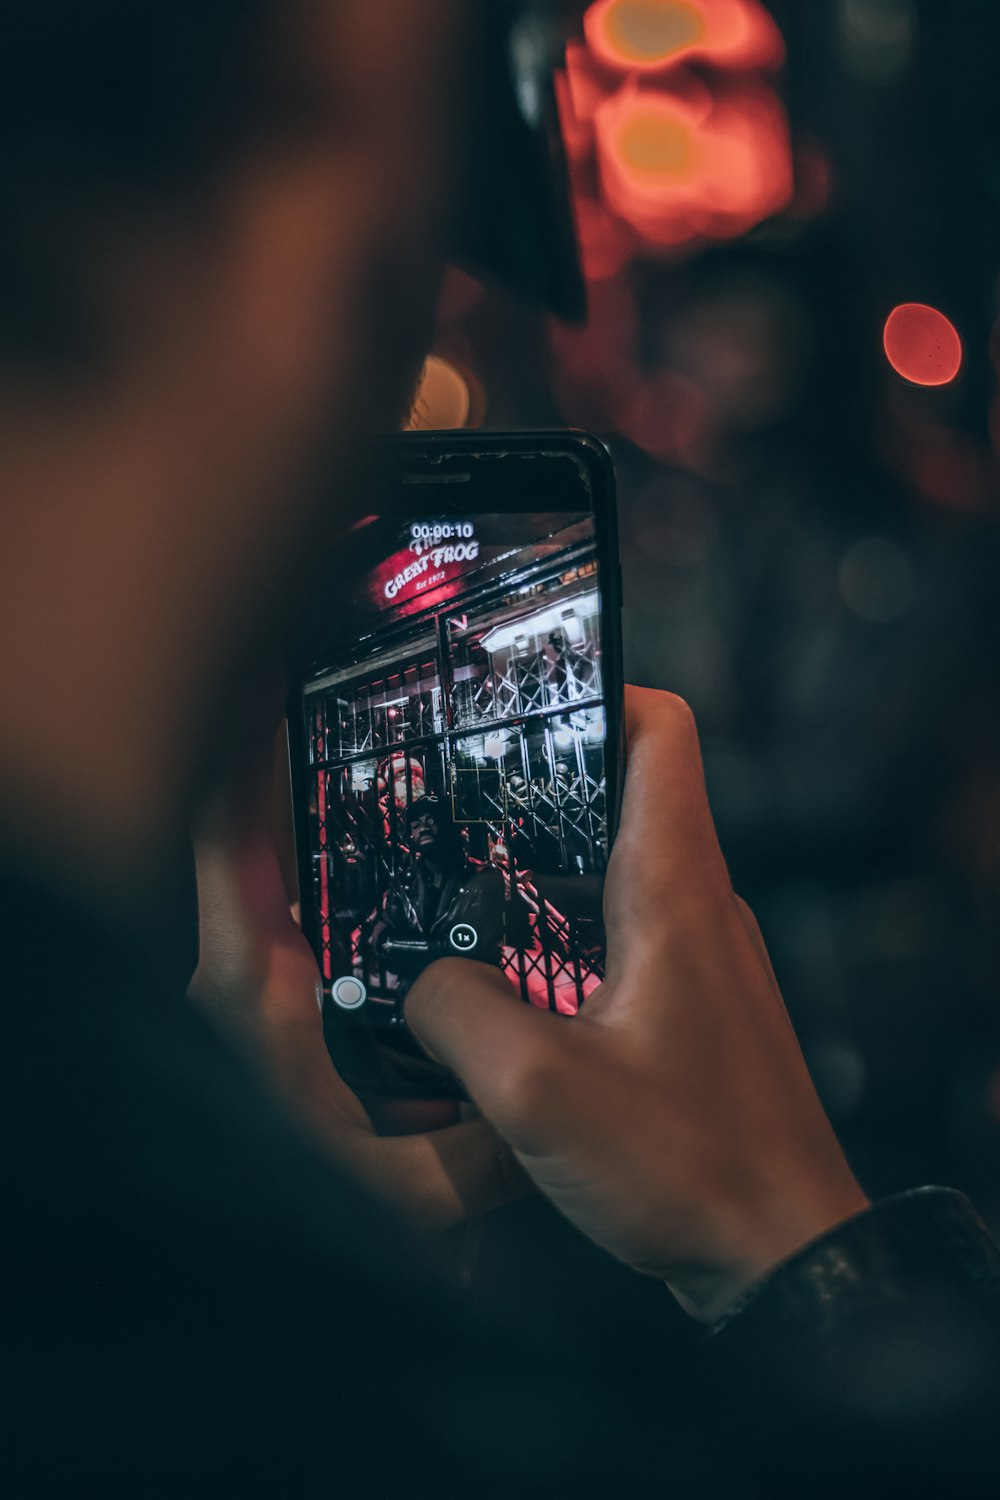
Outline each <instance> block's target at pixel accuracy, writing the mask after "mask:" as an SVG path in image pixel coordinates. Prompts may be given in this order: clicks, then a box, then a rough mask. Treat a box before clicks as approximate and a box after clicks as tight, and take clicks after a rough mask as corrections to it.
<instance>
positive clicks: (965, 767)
mask: <svg viewBox="0 0 1000 1500" xmlns="http://www.w3.org/2000/svg"><path fill="white" fill-rule="evenodd" d="M567 9H568V10H572V9H574V7H572V6H570V7H568V8H567ZM575 9H576V10H577V11H579V10H580V9H581V7H579V6H577V7H575ZM585 22H586V34H585V39H578V40H576V41H574V42H572V43H571V44H570V47H569V51H568V56H567V71H566V74H565V76H564V77H563V79H562V80H561V84H560V102H561V107H562V115H563V125H564V136H565V139H566V143H567V150H568V155H569V159H570V165H571V170H572V175H573V180H574V185H575V189H576V199H577V211H578V217H579V228H580V235H581V239H582V246H583V254H584V261H585V268H586V271H587V278H588V288H589V296H590V304H591V317H590V322H589V324H588V326H587V327H586V328H585V329H583V330H580V331H567V330H566V329H565V328H563V327H560V326H558V325H556V324H554V323H550V322H548V321H547V320H546V319H545V318H543V317H541V316H540V315H539V316H535V315H532V314H531V313H530V312H526V311H525V310H524V309H523V308H521V307H518V306H517V305H515V304H514V303H513V302H512V301H510V300H508V299H506V298H505V297H504V296H503V294H501V293H499V292H497V291H496V290H495V289H492V288H484V287H482V286H480V285H479V284H478V283H476V282H475V281H473V280H472V279H470V278H469V277H468V276H466V275H464V274H462V273H455V274H454V275H453V276H452V277H451V278H450V280H449V283H448V287H447V290H446V294H445V297H444V300H443V304H442V309H441V320H440V334H439V339H438V345H437V352H438V355H439V356H440V359H441V360H442V361H443V362H444V363H442V364H440V365H438V366H437V369H436V373H435V375H434V376H433V377H432V378H431V379H430V380H429V381H428V384H427V386H426V387H425V390H424V392H423V395H422V398H421V409H422V411H423V414H424V417H425V418H426V425H452V424H454V425H460V424H462V423H465V424H468V425H474V424H480V425H482V426H484V427H486V428H495V429H496V428H499V429H504V428H520V427H539V426H545V425H549V424H555V425H573V426H582V427H587V428H590V429H592V430H594V431H596V432H599V433H600V434H602V435H603V436H604V437H605V438H606V440H607V441H608V442H609V444H610V446H611V448H612V451H613V453H614V456H615V459H616V464H617V469H618V477H619V485H620V508H621V521H620V525H621V537H622V547H623V553H624V574H625V655H626V670H627V676H628V677H629V679H631V680H632V681H634V682H637V683H641V684H647V685H652V686H657V687H666V688H670V689H673V690H674V691H676V692H679V693H681V694H683V696H684V697H686V698H687V699H688V701H689V702H690V703H691V705H692V706H693V708H694V710H695V712H696V714H697V717H698V720H699V723H700V727H701V733H702V737H703V746H704V752H705V758H706V764H707V772H708V781H709V790H710V794H711V798H712V803H713V807H714V810H715V815H716V818H717V821H718V825H719V831H720V836H721V840H722V844H723V848H724V849H725V851H726V853H727V856H728V858H729V860H730V862H731V868H732V872H733V878H734V882H735V884H736V887H737V889H738V890H739V891H740V892H741V894H743V895H744V896H745V897H746V898H747V900H748V901H749V902H750V903H751V905H752V906H753V907H754V909H755V910H756V912H757V914H758V917H759V919H760V922H761V926H762V928H763V930H764V934H765V937H766V939H767V941H768V944H769V946H770V949H771V952H772V955H773V959H774V965H775V969H776V971H777V974H778V978H779V981H780V983H781V985H782V988H783V991H784V994H785V997H786V1000H787V1003H788V1006H789V1009H790V1010H791V1013H792V1016H793V1019H794V1021H795V1024H796V1027H797V1029H798V1032H799V1035H800V1037H801V1039H802V1043H803V1047H804V1049H805V1052H806V1055H807V1058H808V1060H809V1063H810V1065H811V1068H812V1070H813V1074H814V1077H815V1079H816V1082H817V1084H818V1086H819V1089H820V1091H821V1094H822V1096H823V1098H824V1100H825V1102H826V1105H827V1107H828V1109H829V1111H830V1113H831V1115H832V1117H833V1119H834V1121H835V1124H836V1126H837V1128H838V1130H839V1132H840V1134H841V1137H842V1139H843V1141H844V1142H845V1145H846V1147H847V1149H848V1151H849V1153H850V1155H851V1157H852V1159H853V1161H854V1163H855V1165H856V1168H857V1170H858V1172H859V1174H860V1176H861V1178H862V1181H863V1183H864V1184H865V1186H866V1187H867V1189H868V1190H869V1192H871V1193H872V1194H874V1195H884V1194H888V1193H891V1192H895V1191H899V1190H901V1189H903V1188H906V1187H910V1186H914V1185H917V1184H920V1183H925V1182H930V1181H940V1182H945V1183H949V1184H952V1185H955V1186H958V1187H961V1188H963V1189H965V1190H966V1191H968V1192H969V1193H970V1194H971V1196H972V1197H973V1198H974V1199H975V1201H976V1203H977V1204H978V1206H979V1208H980V1210H981V1211H982V1212H983V1213H984V1215H985V1216H986V1217H987V1218H988V1219H989V1220H990V1221H991V1223H992V1226H993V1228H994V1229H995V1230H996V1229H997V1228H998V1227H1000V924H998V917H1000V661H998V657H1000V651H998V648H1000V537H998V524H997V522H998V516H1000V461H998V449H997V444H998V443H1000V406H998V405H997V402H998V397H997V380H998V362H1000V330H997V329H996V319H997V314H998V290H1000V283H998V274H1000V226H998V223H997V218H998V213H997V210H998V196H1000V128H998V120H997V113H996V99H997V94H998V92H1000V77H998V74H1000V6H997V5H996V3H995V0H952V3H950V4H948V3H943V0H942V3H938V4H934V3H930V0H781V3H778V0H775V3H773V4H771V5H769V6H768V7H767V8H766V9H765V8H764V7H763V6H762V5H760V4H758V3H757V0H597V3H595V4H593V5H591V6H590V7H589V8H588V13H587V15H586V17H585ZM692 37H693V38H695V39H696V40H695V41H694V42H693V43H692V42H691V40H690V39H691V38H692ZM685 38H687V39H688V41H687V42H685ZM911 303H916V304H922V305H925V306H928V307H930V308H933V309H935V310H936V312H938V313H940V314H942V315H943V316H944V318H946V319H947V320H948V322H947V323H945V322H944V321H943V319H939V320H938V321H937V322H936V323H935V322H933V321H931V322H930V323H929V325H928V327H927V328H923V327H921V325H920V323H919V319H918V323H917V326H916V329H915V331H914V332H913V337H912V339H911V340H910V343H909V347H908V348H907V349H904V356H905V357H903V358H900V355H899V353H898V351H897V350H895V349H893V354H894V358H895V359H896V363H897V365H899V366H900V367H901V370H902V373H901V372H900V369H894V368H893V365H892V363H890V360H889V358H888V357H887V352H886V344H885V342H884V337H883V334H884V330H885V327H886V323H887V320H888V319H889V317H890V314H892V312H893V310H894V309H895V308H897V307H899V306H901V305H906V304H911ZM948 324H950V325H951V328H952V329H953V330H954V331H955V333H957V335H958V338H959V339H960V341H961V351H962V362H961V368H960V369H959V370H958V373H957V374H954V372H953V370H952V369H951V367H950V366H948V363H947V357H946V356H947V349H948V340H949V338H951V339H953V337H954V335H953V334H951V332H950V330H949V327H948ZM942 330H943V335H942ZM942 350H943V351H944V353H942ZM942 359H943V360H944V364H942ZM907 376H909V378H907ZM949 377H952V378H949ZM930 380H938V381H940V382H941V383H938V384H929V383H926V382H928V381H930ZM580 1253H581V1254H584V1252H583V1251H581V1252H580ZM540 1274H541V1273H540ZM554 1284H555V1283H554Z"/></svg>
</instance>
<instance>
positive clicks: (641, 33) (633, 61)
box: [584, 0, 785, 73]
mask: <svg viewBox="0 0 1000 1500" xmlns="http://www.w3.org/2000/svg"><path fill="white" fill-rule="evenodd" d="M584 26H585V30H586V36H587V41H588V43H589V45H590V47H591V50H592V51H593V53H594V56H595V57H597V58H599V59H600V60H601V62H603V63H606V64H607V65H608V66H609V67H613V68H618V69H625V70H626V71H627V72H630V73H636V72H641V73H649V72H659V71H661V70H662V69H664V68H670V67H673V66H675V65H676V64H677V63H683V62H688V61H704V62H708V63H711V64H713V65H714V66H715V67H719V68H733V69H737V70H741V71H746V70H749V69H754V68H772V67H779V66H780V65H781V63H782V62H783V61H784V58H785V46H784V42H783V40H782V37H781V32H780V31H779V30H778V27H777V25H776V24H775V22H774V21H773V20H772V18H771V16H769V15H768V13H767V11H766V10H765V9H764V8H763V6H762V5H760V4H759V3H758V0H596V3H595V4H593V5H591V6H590V7H589V9H588V10H587V13H586V15H585V17H584Z"/></svg>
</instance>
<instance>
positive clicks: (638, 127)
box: [594, 82, 793, 246]
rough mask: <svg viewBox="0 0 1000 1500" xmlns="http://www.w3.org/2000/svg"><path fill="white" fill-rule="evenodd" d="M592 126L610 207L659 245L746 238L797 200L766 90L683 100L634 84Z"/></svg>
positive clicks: (780, 115)
mask: <svg viewBox="0 0 1000 1500" xmlns="http://www.w3.org/2000/svg"><path fill="white" fill-rule="evenodd" d="M594 124H595V130H596V138H597V159H598V168H599V174H600V181H601V187H602V189H603V193H604V198H605V201H606V202H607V204H608V207H609V208H611V209H612V211H613V212H614V213H615V214H617V215H618V216H619V218H621V219H623V220H624V221H625V222H626V223H628V224H630V225H631V226H632V227H633V228H634V229H635V230H636V231H637V232H638V233H639V234H640V235H641V236H642V237H643V238H644V239H646V240H647V241H649V242H651V243H653V244H657V245H664V246H679V245H684V244H687V243H689V242H691V241H693V240H698V239H728V238H730V237H731V236H736V235H740V234H744V233H746V232H747V231H748V230H749V229H752V228H753V226H754V225H755V224H758V223H760V221H761V220H762V219H764V218H767V217H768V216H769V215H771V214H773V213H776V212H777V211H778V210H779V209H781V208H783V207H784V206H785V205H786V204H787V203H788V202H789V200H790V198H791V196H792V191H793V182H792V158H791V145H790V141H789V136H788V126H787V121H786V118H785V113H784V110H783V109H782V108H781V105H780V103H779V101H778V99H777V98H776V96H775V95H774V94H773V93H772V91H771V90H770V89H768V88H767V87H766V86H765V85H761V84H757V83H754V82H747V83H742V84H740V85H738V86H734V87H732V88H730V89H726V90H722V91H719V92H717V93H713V92H711V91H709V89H708V88H707V87H706V88H701V87H691V88H688V89H687V91H686V94H685V95H683V96H682V95H680V94H673V93H671V94H668V93H665V92H663V91H661V90H656V91H652V90H648V89H641V88H639V87H637V86H635V85H629V86H626V87H625V88H624V89H621V90H620V91H619V92H618V93H617V94H613V95H612V96H611V97H610V98H608V99H606V100H605V101H604V102H603V103H602V104H601V105H599V107H598V109H597V111H596V114H595V117H594Z"/></svg>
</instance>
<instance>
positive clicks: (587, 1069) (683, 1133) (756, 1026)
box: [406, 688, 868, 1322]
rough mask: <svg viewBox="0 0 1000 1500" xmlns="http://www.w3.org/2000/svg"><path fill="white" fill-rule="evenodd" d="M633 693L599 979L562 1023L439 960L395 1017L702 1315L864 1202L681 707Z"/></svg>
mask: <svg viewBox="0 0 1000 1500" xmlns="http://www.w3.org/2000/svg"><path fill="white" fill-rule="evenodd" d="M626 709H627V722H628V772H627V777H626V786H625V798H624V805H623V810H622V819H621V825H620V830H619V833H618V837H617V840H616V843H615V847H614V851H613V855H612V859H611V864H610V868H609V871H608V879H607V886H606V893H605V915H606V921H607V933H608V967H607V979H606V981H605V983H604V984H603V985H602V986H601V988H600V989H599V990H597V991H596V993H594V994H593V995H591V996H590V998H589V999H588V1002H587V1005H586V1006H585V1007H584V1009H583V1010H582V1011H581V1013H580V1015H579V1016H578V1017H575V1018H573V1019H571V1020H567V1019H566V1018H564V1017H560V1016H556V1015H553V1014H550V1013H547V1012H543V1011H539V1010H535V1009H533V1008H532V1007H529V1006H526V1005H523V1004H522V1003H521V1001H520V1000H519V999H518V997H517V995H516V994H515V993H514V991H513V989H512V987H511V985H510V984H509V982H508V981H507V980H506V979H505V978H504V977H503V975H502V974H500V973H499V972H498V971H497V970H496V969H494V968H491V967H489V966H487V965H485V964H475V963H470V962H469V961H468V960H463V959H447V960H444V961H442V962H440V963H438V964H435V965H434V966H433V967H432V968H430V969H429V970H427V971H426V972H425V973H424V974H423V975H422V976H421V978H420V979H419V980H418V981H417V983H416V984H415V985H414V987H413V989H412V990H411V992H410V994H409V997H408V999H407V1002H406V1015H407V1022H408V1024H409V1026H410V1027H411V1029H412V1031H413V1032H414V1034H415V1035H416V1036H417V1037H418V1039H419V1040H420V1042H421V1043H422V1045H423V1046H424V1047H425V1048H426V1049H427V1051H428V1052H430V1054H431V1055H432V1056H433V1057H434V1058H436V1059H437V1060H438V1061H439V1062H441V1063H443V1064H445V1065H446V1066H447V1067H449V1068H451V1069H452V1070H453V1071H454V1072H455V1073H456V1074H457V1075H458V1076H459V1078H460V1079H461V1080H462V1083H463V1084H464V1086H465V1087H466V1089H467V1090H468V1093H469V1095H470V1096H471V1097H472V1098H473V1099H474V1100H475V1101H476V1103H477V1104H478V1105H479V1106H480V1108H481V1109H482V1111H483V1113H484V1114H485V1115H486V1116H487V1117H488V1118H489V1119H490V1120H491V1121H492V1122H493V1123H494V1124H495V1125H496V1127H497V1129H498V1131H499V1132H500V1133H501V1135H502V1136H503V1137H504V1139H505V1140H506V1141H507V1142H508V1143H509V1144H510V1146H511V1147H512V1149H513V1151H514V1153H515V1155H516V1157H517V1159H518V1161H519V1162H520V1163H521V1164H522V1166H523V1167H524V1168H525V1170H526V1171H527V1172H528V1173H529V1175H530V1176H531V1177H532V1179H533V1180H534V1181H535V1183H536V1184H537V1185H538V1187H539V1188H540V1189H541V1190H542V1191H543V1192H544V1193H545V1194H546V1195H547V1196H548V1197H549V1198H550V1199H551V1200H552V1201H553V1203H554V1204H555V1205H556V1206H557V1207H558V1208H559V1209H560V1210H561V1211H562V1212H563V1213H564V1214H565V1215H566V1217H567V1218H569V1219H570V1220H571V1221H572V1222H573V1223H575V1224H576V1225H577V1226H578V1227H579V1228H580V1229H581V1230H582V1231H583V1232H584V1233H585V1234H587V1235H588V1236H589V1237H590V1238H591V1239H593V1240H594V1241H596V1242H597V1243H598V1244H600V1245H602V1246H604V1247H605V1248H606V1249H607V1250H609V1251H611V1252H612V1253H613V1254H615V1255H616V1256H618V1257H619V1258H620V1259H621V1260H623V1261H625V1262H627V1263H628V1264H630V1265H632V1266H633V1267H635V1268H636V1269H637V1270H639V1271H642V1272H645V1273H648V1274H650V1275H654V1276H657V1277H659V1278H660V1279H662V1280H664V1281H666V1282H667V1283H668V1284H669V1285H670V1287H671V1289H672V1290H673V1292H674V1294H675V1295H676V1296H677V1298H678V1300H679V1301H680V1302H681V1304H682V1305H683V1306H684V1307H685V1308H686V1309H687V1310H688V1311H689V1312H690V1313H692V1314H693V1315H694V1316H696V1317H698V1318H700V1319H702V1320H704V1321H706V1322H712V1321H714V1320H715V1319H716V1318H718V1317H719V1316H720V1315H721V1313H722V1312H723V1311H724V1310H725V1309H726V1308H727V1307H728V1306H729V1305H731V1303H732V1302H733V1301H734V1300H735V1299H736V1298H738V1297H739V1296H740V1295H741V1293H742V1292H743V1291H744V1290H745V1289H746V1288H747V1287H748V1286H749V1285H750V1284H752V1283H753V1282H754V1281H756V1280H757V1279H759V1278H760V1277H761V1276H763V1275H764V1274H765V1273H766V1272H767V1271H769V1270H770V1269H771V1268H772V1267H774V1266H775V1265H776V1264H778V1263H779V1262H781V1261H782V1260H784V1259H786V1258H787V1257H788V1256H789V1255H791V1254H793V1253H794V1252H795V1251H796V1250H797V1249H799V1248H800V1247H801V1246H802V1245H804V1244H806V1243H808V1242H809V1241H810V1240H812V1239H815V1238H817V1237H818V1236H820V1235H822V1234H824V1233H825V1232H826V1231H827V1230H829V1229H831V1228H832V1227H833V1226H834V1225H836V1224H837V1223H840V1222H841V1221H843V1220H844V1219H847V1218H849V1217H851V1216H852V1215H853V1214H856V1213H859V1212H861V1211H863V1210H864V1209H865V1208H866V1207H867V1206H868V1201H867V1199H866V1197H865V1195H864V1193H863V1192H862V1190H861V1188H860V1187H859V1186H858V1183H857V1182H856V1180H855V1178H854V1176H853V1174H852V1172H851V1169H850V1167H849V1166H848V1164H847V1161H846V1159H845V1157H844V1155H843V1152H842V1151H841V1148H840V1146H839V1144H838V1142H837V1139H836V1136H835V1135H834V1132H833V1129H832V1127H831V1125H830V1123H829V1121H828V1120H827V1118H826V1115H825V1114H824V1111H823V1108H822V1106H821V1104H820V1102H819V1099H818V1097H817V1095H816V1092H815V1090H814V1088H813V1085H812V1082H811V1080H810V1078H809V1074H808V1071H807V1069H806V1065H805V1062H804V1060H803V1057H802V1054H801V1051H800V1049H799V1046H798V1043H797V1041H796V1038H795V1034H794V1032H793V1030H792V1026H791V1023H790V1021H789V1019H788V1015H787V1012H786V1011H785V1008H784V1004H783V1002H782V998H781V995H780V992H779V990H778V987H777V984H776V981H775V978H774V974H773V972H772V969H771V965H770V962H769V961H768V957H767V953H766V950H765V948H764V944H763V941H762V938H761V935H760V932H759V929H758V928H757V925H756V922H755V921H754V919H753V916H752V914H751V913H750V912H749V909H748V908H747V907H746V906H745V905H744V904H743V903H742V902H741V901H740V900H739V899H738V898H737V897H736V895H735V894H734V892H733V889H732V885H731V883H730V880H729V874H728V871H727V869H726V866H725V862H724V860H723V857H722V853H721V851H720V849H719V844H718V841H717V838H716V835H715V830H714V827H713V823H712V818H711V813H710V811H709V806H708V799H707V794H706V790H705V783H704V776H703V772H702V766H701V757H700V752H699V748H698V740H697V732H696V729H695V726H694V722H693V719H692V716H691V714H690V711H689V710H688V709H687V707H686V705H684V704H683V703H682V702H681V701H680V700H679V699H676V698H674V697H672V696H670V695H668V694H665V693H658V692H650V691H644V690H639V689H634V688H633V689H630V690H629V691H628V695H627V703H626Z"/></svg>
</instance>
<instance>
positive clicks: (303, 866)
mask: <svg viewBox="0 0 1000 1500" xmlns="http://www.w3.org/2000/svg"><path fill="white" fill-rule="evenodd" d="M383 457H384V466H385V470H386V472H385V474H384V476H383V482H382V484H381V486H380V510H379V514H378V515H372V516H369V517H367V518H366V519H365V521H364V522H362V523H361V524H360V525H359V526H358V527H356V528H355V530H354V532H353V534H352V535H351V536H350V537H349V538H348V539H347V542H346V543H345V545H344V546H343V548H342V549H341V552H340V555H339V559H338V561H337V562H336V563H335V564H334V565H333V567H332V569H331V573H330V576H329V578H328V579H327V580H326V581H325V583H324V586H323V589H322V590H321V593H320V595H319V597H318V599H317V602H316V607H315V608H314V610H313V612H312V615H311V620H312V623H311V625H310V627H309V631H308V636H307V639H306V640H305V642H304V645H303V646H302V648H301V650H300V652H299V660H298V662H297V664H296V665H295V667H294V671H293V681H292V691H291V702H290V706H289V715H288V719H289V742H290V757H291V770H292V792H293V801H294V807H295V828H296V846H297V858H298V868H299V886H300V896H301V908H302V925H303V928H304V930H305V932H306V934H307V936H308V937H309V939H310V941H311V943H312V945H313V947H314V949H315V952H316V956H317V959H318V961H319V966H320V972H321V975H322V983H323V1023H324V1034H325V1037H326V1043H327V1046H328V1048H329V1051H330V1054H331V1056H332V1058H333V1061H334V1063H335V1064H336V1066H337V1068H338V1069H339V1070H340V1072H341V1073H342V1075H343V1076H344V1077H345V1078H346V1079H347V1081H348V1082H349V1083H350V1084H351V1085H352V1086H353V1087H355V1088H356V1089H358V1090H359V1091H360V1092H362V1093H369V1094H373V1095H383V1096H391V1097H420V1098H441V1097H455V1098H460V1097H462V1090H461V1085H460V1083H459V1082H458V1081H457V1080H456V1079H455V1078H453V1077H452V1076H451V1075H450V1074H449V1073H448V1072H447V1071H446V1070H444V1069H443V1068H441V1067H440V1066H438V1065H437V1064H436V1063H433V1062H432V1061H431V1060H430V1059H429V1058H427V1056H426V1054H425V1053H424V1052H423V1051H422V1049H421V1048H420V1046H419V1044H418V1043H417V1042H416V1041H415V1039H414V1038H413V1037H412V1036H411V1034H410V1032H409V1031H408V1029H407V1025H406V1012H405V1000H406V995H407V993H408V991H409V989H410V987H411V986H412V985H413V983H414V981H415V979H416V978H417V976H418V975H419V974H420V973H422V971H423V970H424V969H425V968H426V967H427V966H428V964H430V963H432V962H433V961H434V960H435V959H437V958H441V957H444V956H447V955H450V956H455V955H458V956H461V957H465V958H470V959H476V960H479V961H480V962H484V963H489V964H494V965H496V966H497V968H499V969H500V970H501V971H502V973H503V974H505V975H506V976H507V978H508V979H509V981H510V983H511V986H512V987H513V989H514V990H516V991H517V993H518V994H519V995H520V996H521V998H522V999H523V1000H524V1001H525V1003H526V1004H529V1005H537V1006H541V1007H543V1008H545V1009H548V1010H551V1011H555V1012H558V1013H559V1014H562V1015H567V1016H571V1015H574V1014H575V1013H576V1012H577V1011H578V1010H579V1009H580V1007H581V1006H582V1005H584V1004H585V1003H586V999H587V996H588V994H590V993H591V992H592V991H593V990H594V989H595V988H596V986H597V985H598V984H600V982H601V980H602V978H603V975H604V958H605V954H604V927H603V918H602V899H603V881H604V872H605V868H606V865H607V859H608V851H609V846H610V844H611V840H612V839H613V837H614V832H615V826H616V821H617V815H618V803H619V795H620V786H621V777H622V770H623V751H622V726H623V710H622V695H623V687H622V670H621V630H620V616H621V583H620V579H621V571H620V568H619V563H618V545H617V535H616V520H615V489H614V474H613V470H612V466H611V461H610V458H609V455H608V453H607V450H606V449H605V448H604V446H603V445H602V444H601V443H600V442H599V441H598V440H597V439H596V438H593V437H590V436H588V435H587V434H585V433H580V432H538V433H518V434H516V435H505V434H492V433H491V434H482V433H453V432H448V433H426V432H423V433H414V434H412V435H406V436H402V437H400V438H398V439H394V440H392V441H391V444H390V445H389V447H388V449H387V452H386V454H385V455H384V456H383Z"/></svg>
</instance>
